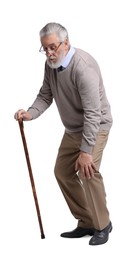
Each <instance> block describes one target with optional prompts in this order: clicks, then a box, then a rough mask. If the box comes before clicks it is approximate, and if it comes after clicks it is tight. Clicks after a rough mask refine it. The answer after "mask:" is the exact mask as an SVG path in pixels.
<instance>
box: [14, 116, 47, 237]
mask: <svg viewBox="0 0 140 260" xmlns="http://www.w3.org/2000/svg"><path fill="white" fill-rule="evenodd" d="M18 123H19V128H20V132H21V137H22V142H23V146H24V151H25V157H26V161H27V166H28V170H29V177H30V181H31V186H32V192H33V197H34V201H35V206H36V211H37V217H38V222H39V227H40V232H41V238H42V239H43V238H45V235H44V231H43V225H42V220H41V214H40V209H39V204H38V199H37V193H36V188H35V182H34V178H33V173H32V168H31V163H30V158H29V152H28V148H27V142H26V138H25V134H24V124H23V120H18Z"/></svg>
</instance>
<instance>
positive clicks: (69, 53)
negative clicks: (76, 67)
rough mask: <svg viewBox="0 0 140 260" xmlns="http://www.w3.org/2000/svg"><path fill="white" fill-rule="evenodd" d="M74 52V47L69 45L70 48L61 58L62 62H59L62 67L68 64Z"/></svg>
mask: <svg viewBox="0 0 140 260" xmlns="http://www.w3.org/2000/svg"><path fill="white" fill-rule="evenodd" d="M74 53H75V49H74V47H70V50H69V51H68V53H67V55H66V57H65V59H64V60H63V62H62V64H61V65H62V67H64V68H66V67H67V66H68V65H69V63H70V61H71V58H72V56H73V55H74Z"/></svg>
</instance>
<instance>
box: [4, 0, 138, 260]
mask: <svg viewBox="0 0 140 260" xmlns="http://www.w3.org/2000/svg"><path fill="white" fill-rule="evenodd" d="M138 4H139V1H136V0H132V1H131V0H126V1H125V0H106V1H105V0H86V1H64V0H63V1H62V0H60V1H57V0H54V1H51V0H50V1H47V0H46V1H43V0H39V1H37V0H35V1H33V0H32V1H30V0H28V1H27V0H24V1H19V0H18V1H17V0H13V1H10V0H1V2H0V93H1V95H0V123H1V127H0V159H1V160H0V259H2V260H9V259H14V260H17V259H18V260H19V259H20V260H22V259H34V258H35V259H42V260H44V259H62V260H64V259H77V258H79V259H86V258H90V257H91V259H92V258H94V259H99V260H101V259H109V260H112V259H115V260H117V259H126V258H127V257H130V259H132V258H133V259H139V257H140V253H139V233H140V222H139V220H140V213H139V212H140V210H139V204H140V203H139V198H140V188H139V186H140V184H139V174H140V170H139V160H140V159H139V145H140V137H139V136H140V134H139V131H140V123H139V94H138V89H139V86H140V77H139V70H140V50H139V49H140V39H139V32H140V28H139V25H140V15H139V14H140V8H139V5H138ZM53 21H54V22H59V23H61V24H62V25H64V26H65V27H66V28H67V29H68V31H69V36H70V41H71V44H72V45H73V46H75V47H79V48H81V49H84V50H86V51H88V52H89V53H91V54H92V55H93V57H94V58H95V59H96V60H97V62H98V64H99V66H100V69H101V72H102V76H103V79H104V85H105V87H106V92H107V96H108V99H109V101H110V103H111V107H112V114H113V119H114V125H113V127H112V130H111V133H110V138H109V141H108V144H107V147H106V149H105V152H104V157H103V161H102V165H101V172H102V175H103V178H104V183H105V187H106V193H107V202H108V208H109V211H110V217H111V220H112V223H113V227H114V228H113V231H112V233H111V234H110V239H109V241H108V243H106V244H104V245H102V246H97V247H92V246H89V245H88V241H89V237H84V238H81V239H73V240H69V239H63V238H61V237H60V233H61V232H64V231H69V230H72V229H74V228H75V227H76V225H77V222H76V220H75V219H74V218H73V217H72V215H71V213H70V212H69V209H68V207H67V205H66V203H65V200H64V198H63V196H62V194H61V192H60V190H59V187H58V185H57V183H56V180H55V177H54V175H53V167H54V164H55V158H56V155H57V150H58V147H59V143H60V141H61V137H62V135H63V131H64V128H63V126H62V123H61V121H60V118H59V115H58V112H57V109H56V107H55V103H54V104H53V105H52V106H51V107H50V108H49V110H47V111H46V112H45V113H44V114H43V115H42V116H41V117H40V118H38V119H37V120H35V121H32V122H26V123H25V124H24V126H25V134H26V139H27V143H28V149H29V154H30V160H31V164H32V169H33V175H34V179H35V183H36V190H37V195H38V200H39V205H40V210H41V216H42V222H43V226H44V231H45V235H46V238H45V239H44V240H42V239H41V238H40V230H39V225H38V220H37V215H36V210H35V205H34V200H33V196H32V190H31V185H30V180H29V177H28V170H27V165H26V160H25V155H24V150H23V145H22V140H21V136H20V132H19V127H18V123H17V122H16V121H15V120H14V113H15V111H16V110H17V109H19V108H24V109H27V108H28V107H29V106H30V105H31V104H32V102H33V101H34V99H35V97H36V94H37V93H38V91H39V88H40V87H41V84H42V80H43V71H44V62H45V57H44V56H43V55H41V54H40V53H39V52H38V49H39V48H40V41H39V30H40V29H41V28H42V27H43V26H44V25H45V24H46V23H48V22H53Z"/></svg>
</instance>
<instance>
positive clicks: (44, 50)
mask: <svg viewBox="0 0 140 260" xmlns="http://www.w3.org/2000/svg"><path fill="white" fill-rule="evenodd" d="M61 44H62V42H60V43H59V45H58V46H55V45H54V44H50V46H49V47H47V48H44V47H43V46H41V47H40V49H39V52H41V53H42V54H45V55H46V54H48V53H52V54H54V53H56V52H57V50H58V49H59V47H60V46H61Z"/></svg>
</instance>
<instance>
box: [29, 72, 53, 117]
mask: <svg viewBox="0 0 140 260" xmlns="http://www.w3.org/2000/svg"><path fill="white" fill-rule="evenodd" d="M52 102H53V95H52V92H51V88H50V84H49V80H48V77H47V70H46V69H45V72H44V80H43V84H42V87H41V88H40V91H39V93H38V95H37V97H36V99H35V101H34V102H33V104H32V105H31V106H30V107H29V108H28V112H29V113H30V114H31V116H32V119H36V118H37V117H39V116H40V115H41V114H42V113H43V112H44V111H45V110H46V109H47V108H48V107H49V106H50V105H51V104H52Z"/></svg>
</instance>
